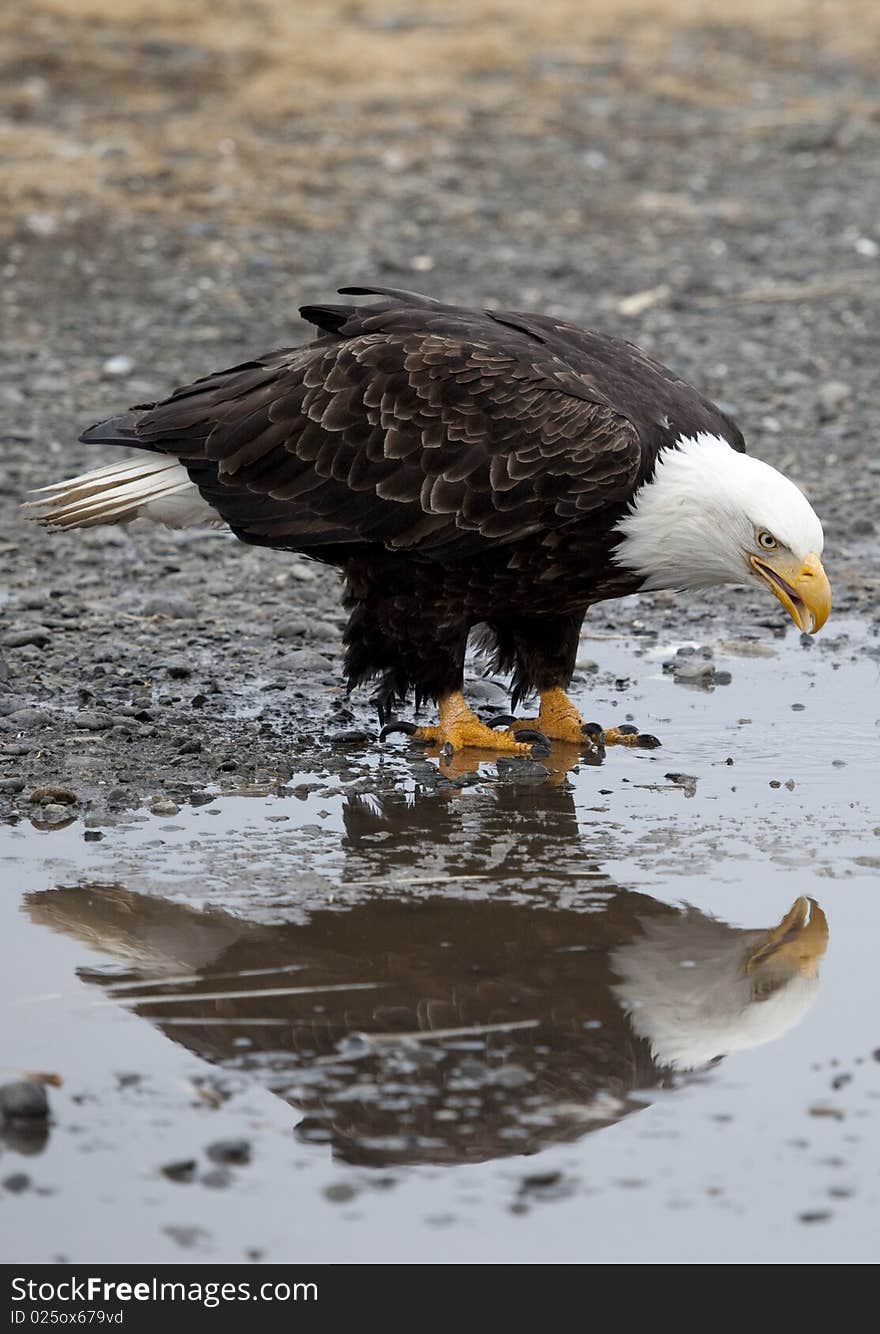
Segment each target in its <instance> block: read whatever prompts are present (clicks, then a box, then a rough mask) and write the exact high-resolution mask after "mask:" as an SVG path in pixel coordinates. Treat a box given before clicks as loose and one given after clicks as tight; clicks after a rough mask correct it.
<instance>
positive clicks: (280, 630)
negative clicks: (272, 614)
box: [275, 616, 314, 639]
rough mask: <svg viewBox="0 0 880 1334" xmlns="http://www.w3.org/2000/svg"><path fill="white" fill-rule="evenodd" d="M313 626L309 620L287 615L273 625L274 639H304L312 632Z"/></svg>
mask: <svg viewBox="0 0 880 1334" xmlns="http://www.w3.org/2000/svg"><path fill="white" fill-rule="evenodd" d="M313 630H314V626H313V624H312V622H311V621H307V620H305V619H304V618H302V617H298V616H296V617H289V618H288V619H286V620H283V621H279V622H278V624H277V625H276V626H275V638H276V639H305V638H307V637H308V636H309V635H311V634H312V633H313Z"/></svg>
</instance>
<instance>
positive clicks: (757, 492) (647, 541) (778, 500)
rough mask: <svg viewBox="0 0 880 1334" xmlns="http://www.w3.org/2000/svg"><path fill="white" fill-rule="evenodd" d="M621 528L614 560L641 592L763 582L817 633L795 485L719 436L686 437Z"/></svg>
mask: <svg viewBox="0 0 880 1334" xmlns="http://www.w3.org/2000/svg"><path fill="white" fill-rule="evenodd" d="M617 529H618V531H619V532H620V533H621V534H622V540H621V542H620V543H619V545H618V546H617V548H616V549H615V552H614V560H615V561H616V563H617V564H618V565H622V566H624V567H625V568H626V569H628V570H633V571H634V572H635V573H636V574H638V575H640V576H641V577H642V580H643V583H642V587H643V588H646V589H652V588H675V589H686V588H709V587H712V586H713V585H716V584H749V583H760V584H763V585H766V586H767V587H769V589H770V591H771V592H772V593H773V594H774V595H775V596H776V597H777V598H778V599H779V601H780V602H781V603H782V605H783V606H784V607H785V609H786V611H787V612H788V614H789V615H790V616H791V618H792V620H793V621H794V622H795V624H796V625H797V626H798V627H799V628H800V629H801V630H806V631H807V632H808V633H810V634H813V633H815V631H816V630H819V629H821V627H822V626H823V625H824V624H825V622H826V621H827V619H828V614H829V612H830V611H831V586H830V584H829V583H828V578H827V576H826V574H825V571H824V570H823V568H822V563H821V561H820V559H819V557H820V555H821V553H822V548H823V546H824V542H825V539H824V535H823V533H822V525H821V523H820V522H819V519H818V517H817V516H816V513H815V511H814V510H813V508H812V506H811V505H810V503H809V501H808V500H807V498H806V496H804V495H803V493H802V492H801V491H799V490H798V488H797V487H796V486H795V484H794V482H791V481H789V479H788V478H787V477H784V476H783V474H782V473H781V472H777V471H776V469H775V468H771V467H770V465H769V464H768V463H762V462H761V460H760V459H755V458H752V457H751V456H750V455H748V454H740V453H738V451H737V450H735V449H732V448H731V447H730V445H729V444H728V443H727V441H726V440H723V439H721V437H720V436H716V435H707V434H701V435H697V436H694V437H684V438H682V439H680V440H679V441H678V445H677V448H675V449H667V450H664V451H663V453H661V455H660V458H659V460H658V462H657V466H656V469H655V471H654V476H653V477H652V478H651V480H650V481H649V482H646V483H645V485H644V486H643V487H641V488H640V489H639V490H638V491H637V492H636V494H635V496H634V498H633V502H632V506H631V508H630V512H629V514H627V515H626V517H625V518H623V519H622V520H621V521H620V523H619V524H618V525H617Z"/></svg>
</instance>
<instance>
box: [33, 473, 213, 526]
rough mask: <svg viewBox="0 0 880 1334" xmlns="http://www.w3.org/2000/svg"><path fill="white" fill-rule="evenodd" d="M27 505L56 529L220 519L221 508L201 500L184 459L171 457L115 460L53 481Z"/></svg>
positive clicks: (195, 523)
mask: <svg viewBox="0 0 880 1334" xmlns="http://www.w3.org/2000/svg"><path fill="white" fill-rule="evenodd" d="M34 494H35V495H36V496H37V497H38V499H36V500H30V501H28V502H27V504H26V505H24V506H23V508H24V509H26V510H28V511H29V514H28V518H31V519H38V520H39V521H40V523H44V524H47V525H48V526H49V527H51V528H94V527H97V526H98V525H99V524H114V523H131V521H132V520H133V519H150V520H152V521H153V522H154V523H162V524H165V526H166V527H168V528H190V527H193V526H194V525H197V524H205V523H208V524H221V523H222V522H223V520H222V519H221V518H220V516H219V514H218V513H217V511H216V510H214V509H213V508H212V507H211V506H210V505H209V504H208V502H207V501H206V500H203V499H202V496H201V493H200V491H199V489H198V487H197V486H196V485H195V484H194V483H193V482H191V481H190V479H189V473H188V472H187V470H186V468H184V467H183V465H182V464H180V463H178V462H176V460H175V461H173V462H172V461H171V460H170V459H168V458H166V457H162V458H149V459H137V460H135V461H134V462H128V463H111V464H108V465H107V467H105V468H95V469H94V470H93V471H92V472H85V473H81V474H80V476H79V477H71V478H69V479H68V480H67V481H66V482H53V483H52V484H51V485H49V486H43V487H40V489H39V491H36V492H34Z"/></svg>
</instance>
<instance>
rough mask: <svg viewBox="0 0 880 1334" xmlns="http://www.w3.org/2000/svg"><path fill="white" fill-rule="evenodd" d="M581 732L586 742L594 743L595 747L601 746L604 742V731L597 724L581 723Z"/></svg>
mask: <svg viewBox="0 0 880 1334" xmlns="http://www.w3.org/2000/svg"><path fill="white" fill-rule="evenodd" d="M581 732H582V733H583V735H584V736H585V737H586V738H587V740H588V741H595V743H596V745H597V746H601V745H603V744H604V741H605V731H604V729H603V728H602V727H600V726H599V724H598V723H583V724H582V726H581Z"/></svg>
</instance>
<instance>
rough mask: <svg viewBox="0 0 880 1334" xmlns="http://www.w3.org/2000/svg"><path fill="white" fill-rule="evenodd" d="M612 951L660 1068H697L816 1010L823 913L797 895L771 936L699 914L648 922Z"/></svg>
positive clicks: (618, 988) (824, 937)
mask: <svg viewBox="0 0 880 1334" xmlns="http://www.w3.org/2000/svg"><path fill="white" fill-rule="evenodd" d="M640 925H641V928H642V934H641V935H639V936H636V937H635V938H634V939H633V940H631V941H629V942H628V943H627V944H626V945H623V946H621V947H620V948H619V949H617V950H615V951H614V952H613V953H612V955H611V966H612V969H613V971H614V972H615V973H616V974H617V976H618V978H619V979H620V980H619V982H618V983H617V984H616V985H615V986H614V988H613V990H614V993H615V995H616V997H617V999H618V1001H619V1002H620V1004H621V1006H622V1007H623V1009H624V1010H625V1011H626V1013H627V1015H628V1017H629V1021H630V1023H631V1025H632V1028H633V1030H634V1031H635V1032H636V1033H637V1034H638V1036H639V1037H640V1038H644V1039H645V1041H646V1042H648V1043H649V1044H650V1047H651V1055H652V1057H653V1059H654V1060H655V1061H656V1062H657V1064H658V1065H662V1066H667V1067H669V1068H670V1069H673V1070H695V1069H698V1068H699V1067H701V1066H704V1065H706V1064H707V1063H708V1062H709V1061H711V1060H713V1059H714V1058H715V1057H716V1056H724V1055H727V1053H728V1052H733V1051H740V1050H742V1049H743V1048H747V1047H757V1046H760V1044H761V1043H764V1042H771V1041H772V1040H773V1039H774V1038H778V1037H781V1036H782V1034H783V1033H786V1032H787V1031H788V1030H789V1029H790V1028H793V1027H794V1026H795V1025H796V1024H798V1023H799V1022H800V1021H801V1019H803V1017H804V1015H805V1014H806V1013H807V1011H808V1010H809V1009H810V1007H811V1006H812V1005H813V1003H814V1001H815V999H816V996H817V993H818V988H819V979H818V965H819V960H820V959H821V957H822V955H823V954H824V953H825V949H826V946H827V942H828V928H827V924H826V922H825V915H824V913H823V912H822V910H821V908H820V907H819V906H818V904H817V903H816V902H815V900H813V899H807V898H800V899H798V900H797V901H796V902H795V904H794V905H793V907H792V908H791V910H790V911H789V912H788V913H787V914H786V916H785V917H784V918H783V919H782V921H781V922H780V923H779V925H778V926H777V927H774V928H773V929H772V930H771V931H741V930H738V929H737V928H735V927H731V926H728V925H727V924H726V923H724V922H718V921H716V920H715V919H714V918H711V917H706V916H704V915H703V914H702V913H700V912H698V911H697V910H696V909H694V908H686V909H685V910H684V911H683V912H682V913H680V914H677V915H675V916H668V917H665V916H664V917H654V918H645V919H642V921H641V922H640Z"/></svg>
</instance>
